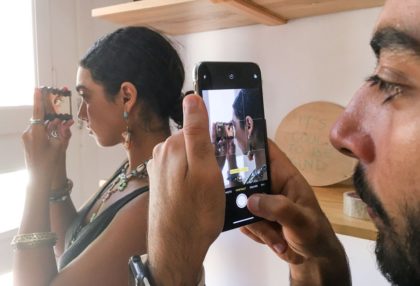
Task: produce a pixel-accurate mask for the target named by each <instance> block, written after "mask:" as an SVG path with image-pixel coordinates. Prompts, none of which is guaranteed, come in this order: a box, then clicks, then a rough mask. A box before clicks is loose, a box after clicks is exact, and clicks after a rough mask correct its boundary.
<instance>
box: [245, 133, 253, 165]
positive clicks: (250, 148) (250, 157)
mask: <svg viewBox="0 0 420 286" xmlns="http://www.w3.org/2000/svg"><path fill="white" fill-rule="evenodd" d="M250 139H251V136H248V152H247V154H246V155H247V156H248V159H249V160H253V159H254V150H255V148H254V145H253V144H252V143H251V140H250Z"/></svg>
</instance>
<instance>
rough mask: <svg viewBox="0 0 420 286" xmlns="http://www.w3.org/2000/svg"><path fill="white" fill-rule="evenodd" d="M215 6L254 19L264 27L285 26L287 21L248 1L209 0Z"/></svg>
mask: <svg viewBox="0 0 420 286" xmlns="http://www.w3.org/2000/svg"><path fill="white" fill-rule="evenodd" d="M211 1H212V2H213V3H215V4H223V5H225V6H228V7H229V8H232V9H233V10H236V11H238V12H240V13H241V14H244V15H246V16H248V17H249V18H251V19H254V20H255V21H256V22H258V23H260V24H264V25H269V26H274V25H281V24H286V23H287V20H286V19H285V18H283V17H281V16H279V15H277V14H275V13H274V12H272V11H270V10H269V9H267V8H265V7H263V6H261V5H258V4H256V3H254V2H252V1H248V0H211Z"/></svg>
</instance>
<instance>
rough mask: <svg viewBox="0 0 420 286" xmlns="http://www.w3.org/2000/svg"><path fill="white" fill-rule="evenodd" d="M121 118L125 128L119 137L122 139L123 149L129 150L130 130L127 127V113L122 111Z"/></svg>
mask: <svg viewBox="0 0 420 286" xmlns="http://www.w3.org/2000/svg"><path fill="white" fill-rule="evenodd" d="M123 118H124V121H125V122H126V123H127V128H126V130H125V131H124V132H123V133H122V134H121V135H122V137H123V138H124V143H123V145H124V148H125V149H127V150H129V149H130V146H131V130H130V128H129V127H128V112H127V111H124V113H123Z"/></svg>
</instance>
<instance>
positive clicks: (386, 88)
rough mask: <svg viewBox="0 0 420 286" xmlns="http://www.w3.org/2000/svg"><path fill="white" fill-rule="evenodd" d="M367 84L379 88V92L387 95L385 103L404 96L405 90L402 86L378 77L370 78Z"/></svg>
mask: <svg viewBox="0 0 420 286" xmlns="http://www.w3.org/2000/svg"><path fill="white" fill-rule="evenodd" d="M366 82H368V83H370V86H378V88H379V90H380V91H382V92H383V93H385V95H386V97H385V101H384V103H385V102H387V101H389V100H391V99H393V98H394V97H396V96H399V95H402V93H403V88H402V86H401V85H399V84H396V83H391V82H387V81H385V80H383V79H382V78H380V77H379V76H378V75H372V76H370V77H369V78H368V79H367V80H366Z"/></svg>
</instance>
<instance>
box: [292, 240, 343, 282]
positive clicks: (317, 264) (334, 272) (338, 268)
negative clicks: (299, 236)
mask: <svg viewBox="0 0 420 286" xmlns="http://www.w3.org/2000/svg"><path fill="white" fill-rule="evenodd" d="M290 282H291V283H290V284H291V285H293V286H300V285H308V283H309V284H310V285H314V286H317V285H320V286H321V285H322V286H324V285H326V286H329V285H343V286H349V285H351V275H350V269H349V265H348V261H347V257H346V254H345V252H344V249H343V248H342V246H341V244H340V247H339V248H337V249H336V250H334V251H331V253H330V254H329V255H328V256H323V257H316V258H309V259H307V260H305V261H304V262H303V263H301V264H290Z"/></svg>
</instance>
